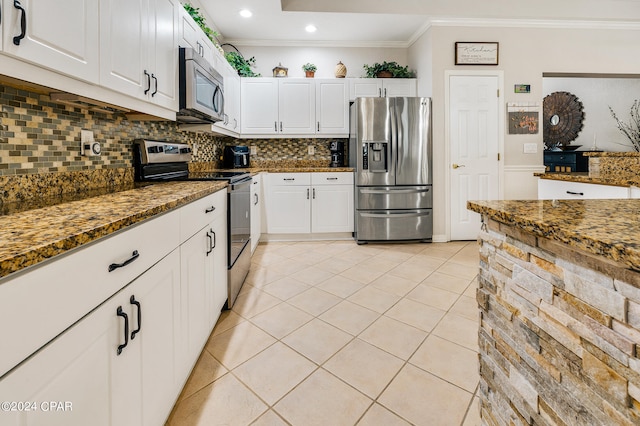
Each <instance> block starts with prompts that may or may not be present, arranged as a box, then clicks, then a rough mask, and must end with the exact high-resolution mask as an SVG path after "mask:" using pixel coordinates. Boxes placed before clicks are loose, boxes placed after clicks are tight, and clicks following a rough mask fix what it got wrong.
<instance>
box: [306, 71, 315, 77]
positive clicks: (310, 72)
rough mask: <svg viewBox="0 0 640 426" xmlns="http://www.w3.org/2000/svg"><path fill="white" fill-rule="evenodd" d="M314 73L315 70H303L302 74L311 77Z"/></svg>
mask: <svg viewBox="0 0 640 426" xmlns="http://www.w3.org/2000/svg"><path fill="white" fill-rule="evenodd" d="M315 73H316V72H315V71H305V72H304V75H305V76H306V77H307V78H313V76H314V75H315Z"/></svg>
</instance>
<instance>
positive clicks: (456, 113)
mask: <svg viewBox="0 0 640 426" xmlns="http://www.w3.org/2000/svg"><path fill="white" fill-rule="evenodd" d="M498 85H499V81H498V76H496V75H481V76H468V75H451V76H449V140H450V164H449V167H450V168H449V173H450V180H449V181H450V185H451V186H450V203H451V205H450V212H451V218H450V224H451V240H473V239H476V238H477V236H478V231H479V230H480V215H479V214H478V213H474V212H471V211H469V210H467V201H468V200H489V199H498V198H499V197H500V191H499V189H500V181H499V179H500V173H499V160H498V154H499V152H500V151H499V149H500V143H499V133H498V130H499V112H498V110H499V101H500V98H499V92H498V89H499V87H498Z"/></svg>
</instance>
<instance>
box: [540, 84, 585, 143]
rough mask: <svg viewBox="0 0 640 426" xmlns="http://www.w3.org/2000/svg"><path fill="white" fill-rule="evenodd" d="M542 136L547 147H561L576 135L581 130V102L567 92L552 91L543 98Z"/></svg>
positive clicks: (582, 118) (582, 114) (582, 117)
mask: <svg viewBox="0 0 640 426" xmlns="http://www.w3.org/2000/svg"><path fill="white" fill-rule="evenodd" d="M542 110H543V112H542V115H543V126H542V127H543V137H544V144H545V145H546V146H547V147H552V148H556V147H557V148H561V149H562V147H564V146H567V145H569V143H570V142H571V141H573V140H575V139H576V138H577V137H578V133H580V131H581V130H582V126H583V123H582V121H583V120H584V112H583V106H582V102H580V100H579V99H578V97H577V96H576V95H574V94H572V93H569V92H553V93H551V94H550V95H547V96H546V97H545V98H544V100H543V107H542Z"/></svg>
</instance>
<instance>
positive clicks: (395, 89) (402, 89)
mask: <svg viewBox="0 0 640 426" xmlns="http://www.w3.org/2000/svg"><path fill="white" fill-rule="evenodd" d="M416 82H417V80H416V79H415V78H388V79H386V80H383V82H382V96H384V97H392V96H405V97H412V96H416V92H417V88H416Z"/></svg>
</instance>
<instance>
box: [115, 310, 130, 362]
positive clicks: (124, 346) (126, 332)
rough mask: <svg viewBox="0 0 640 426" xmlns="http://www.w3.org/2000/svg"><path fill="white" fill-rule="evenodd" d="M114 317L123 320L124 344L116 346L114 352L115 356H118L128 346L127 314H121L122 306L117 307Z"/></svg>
mask: <svg viewBox="0 0 640 426" xmlns="http://www.w3.org/2000/svg"><path fill="white" fill-rule="evenodd" d="M116 315H117V316H119V317H122V318H124V343H123V344H121V345H118V350H117V351H116V354H117V355H120V354H121V353H122V350H123V349H124V348H126V347H127V345H128V344H129V317H128V316H127V314H125V313H124V312H122V306H118V310H117V311H116Z"/></svg>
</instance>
